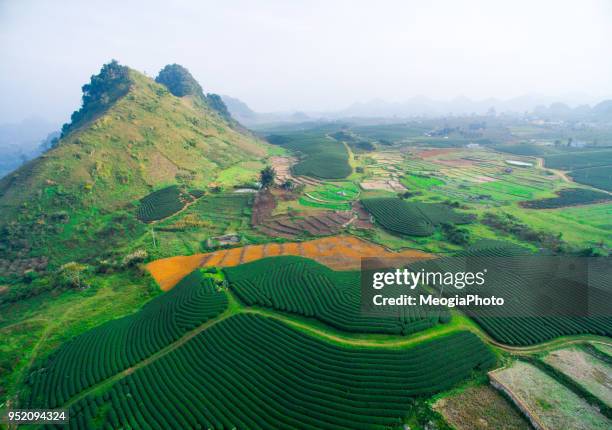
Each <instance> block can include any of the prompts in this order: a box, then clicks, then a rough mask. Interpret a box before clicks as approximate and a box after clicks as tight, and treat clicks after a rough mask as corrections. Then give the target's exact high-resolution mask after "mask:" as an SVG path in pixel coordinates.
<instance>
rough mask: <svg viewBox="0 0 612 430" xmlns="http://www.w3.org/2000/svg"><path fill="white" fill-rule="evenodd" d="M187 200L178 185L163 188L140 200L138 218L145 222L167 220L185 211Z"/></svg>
mask: <svg viewBox="0 0 612 430" xmlns="http://www.w3.org/2000/svg"><path fill="white" fill-rule="evenodd" d="M185 198H186V195H184V194H183V193H181V190H180V189H179V188H178V187H177V186H176V185H173V186H170V187H166V188H162V189H161V190H158V191H155V192H153V193H151V194H149V195H148V196H146V197H143V198H142V199H141V200H140V206H139V207H138V212H137V217H138V219H139V220H141V221H143V222H151V221H157V220H160V219H163V218H167V217H169V216H170V215H173V214H175V213H176V212H178V211H180V210H181V209H183V207H184V206H185Z"/></svg>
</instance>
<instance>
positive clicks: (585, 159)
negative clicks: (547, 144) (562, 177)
mask: <svg viewBox="0 0 612 430" xmlns="http://www.w3.org/2000/svg"><path fill="white" fill-rule="evenodd" d="M544 163H545V166H546V167H550V168H551V169H559V170H578V169H586V168H589V167H603V166H611V165H612V150H604V151H580V152H578V151H575V152H570V153H564V154H553V155H547V156H545V157H544Z"/></svg>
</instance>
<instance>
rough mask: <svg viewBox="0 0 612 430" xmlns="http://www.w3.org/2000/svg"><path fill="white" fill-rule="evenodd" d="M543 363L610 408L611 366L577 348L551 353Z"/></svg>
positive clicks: (611, 388)
mask: <svg viewBox="0 0 612 430" xmlns="http://www.w3.org/2000/svg"><path fill="white" fill-rule="evenodd" d="M544 361H545V362H546V363H548V364H550V365H551V366H552V367H554V368H556V369H558V370H560V371H561V372H563V373H565V374H566V375H567V376H569V377H570V378H571V379H573V380H574V381H576V382H577V383H578V384H580V385H582V386H583V387H584V388H585V389H586V390H587V391H588V392H590V393H591V394H593V395H594V396H596V397H598V398H599V399H600V400H601V401H602V402H604V403H605V404H606V405H608V406H610V407H612V366H610V365H609V364H607V363H604V362H603V361H601V360H599V359H597V358H596V357H593V356H592V355H591V354H589V353H588V352H586V351H584V350H582V349H580V348H577V347H571V348H566V349H560V350H557V351H553V352H551V353H550V354H548V355H547V356H546V358H545V359H544Z"/></svg>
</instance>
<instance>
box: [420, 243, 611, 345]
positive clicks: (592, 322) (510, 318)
mask: <svg viewBox="0 0 612 430" xmlns="http://www.w3.org/2000/svg"><path fill="white" fill-rule="evenodd" d="M457 256H459V257H461V258H460V259H453V258H440V259H437V260H432V262H419V263H416V265H415V266H414V269H415V270H418V269H420V268H427V267H433V268H435V269H434V270H442V271H443V272H460V271H464V270H465V267H464V266H463V265H462V264H460V262H461V261H463V260H464V259H465V258H469V261H470V262H471V264H475V265H476V267H480V266H478V265H481V266H482V265H486V267H487V270H488V272H487V277H486V283H485V287H486V294H487V295H492V296H495V297H502V298H504V305H503V315H500V314H499V313H498V314H493V315H491V314H489V313H486V312H484V311H482V312H478V313H476V314H474V315H472V318H473V319H474V321H476V322H477V323H478V324H479V325H480V326H481V327H482V328H483V329H484V330H485V331H486V332H487V333H488V334H489V335H490V336H491V337H493V338H494V339H495V340H497V341H499V342H502V343H504V344H507V345H517V346H521V345H533V344H537V343H541V342H544V341H547V340H551V339H554V338H556V337H559V336H566V335H577V334H594V335H601V336H611V335H612V317H610V316H606V315H593V316H588V317H587V316H573V314H571V313H570V312H568V311H567V310H565V311H563V309H564V308H563V306H564V304H563V302H560V303H558V301H556V300H555V298H556V297H557V296H558V297H561V296H563V295H565V296H567V295H568V294H569V292H571V291H572V289H573V288H576V285H575V283H573V282H572V281H570V280H568V279H565V278H563V277H556V276H555V274H554V273H555V272H554V270H555V267H556V266H555V261H554V260H552V259H550V258H547V257H545V256H538V255H536V254H532V253H531V252H530V251H529V250H527V249H526V248H522V247H520V246H517V245H513V244H506V243H504V242H495V241H483V242H482V243H479V244H476V245H475V246H473V247H470V248H468V249H467V250H465V251H462V252H460V253H458V254H457ZM590 273H591V275H590V277H589V282H590V284H591V285H592V286H595V283H596V282H597V277H594V276H593V274H592V273H594V272H590ZM598 276H599V277H603V278H604V279H605V278H606V275H605V273H604V274H599V275H598ZM605 282H606V281H603V282H599V283H598V284H597V288H591V289H590V291H589V297H590V301H591V302H592V303H605V300H606V298H607V297H608V294H609V291H608V290H606V288H608V289H609V286H606V284H605ZM547 291H560V292H561V291H563V292H564V294H558V295H557V296H554V297H552V298H547V306H553V307H555V309H561V310H560V311H559V312H557V313H558V314H559V315H555V316H553V315H549V314H550V313H549V314H547V315H546V316H539V314H540V313H541V312H542V310H541V305H538V303H541V301H538V300H541V299H540V297H541V296H540V294H544V293H545V292H547ZM444 294H446V295H448V296H449V297H454V296H455V295H458V296H464V295H468V294H475V293H474V289H473V288H469V287H467V288H464V289H462V290H455V289H453V291H449V290H448V289H447V290H445V292H444ZM559 300H563V299H559ZM530 306H531V307H532V308H529V307H530ZM566 306H567V305H566ZM460 309H462V310H464V311H469V310H470V308H464V307H460ZM526 309H532V311H531V312H526ZM565 309H567V308H565ZM594 313H595V312H594ZM561 314H562V315H561Z"/></svg>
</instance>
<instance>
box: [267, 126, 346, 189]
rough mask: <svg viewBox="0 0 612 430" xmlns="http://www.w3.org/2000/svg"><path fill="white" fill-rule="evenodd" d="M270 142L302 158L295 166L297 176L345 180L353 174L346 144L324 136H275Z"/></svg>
mask: <svg viewBox="0 0 612 430" xmlns="http://www.w3.org/2000/svg"><path fill="white" fill-rule="evenodd" d="M268 140H270V142H272V143H276V144H279V145H281V146H283V147H284V148H286V149H289V150H290V151H293V152H294V153H296V154H298V155H299V156H300V161H299V162H298V163H297V164H296V165H295V166H293V172H294V173H295V174H296V175H304V176H313V177H315V178H320V179H343V178H346V177H347V176H348V175H350V174H351V172H352V168H351V166H350V164H349V156H348V152H347V150H346V147H345V146H344V144H343V143H341V142H339V141H337V140H335V139H332V138H331V137H327V136H325V135H324V134H320V133H310V134H306V133H304V134H297V135H273V136H269V137H268Z"/></svg>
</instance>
